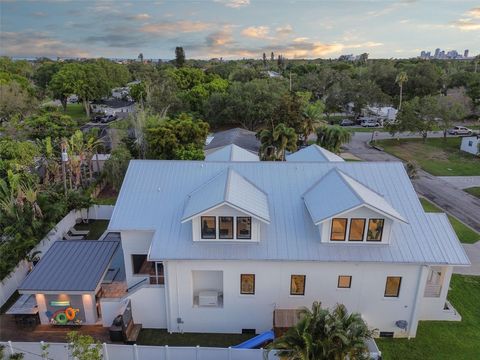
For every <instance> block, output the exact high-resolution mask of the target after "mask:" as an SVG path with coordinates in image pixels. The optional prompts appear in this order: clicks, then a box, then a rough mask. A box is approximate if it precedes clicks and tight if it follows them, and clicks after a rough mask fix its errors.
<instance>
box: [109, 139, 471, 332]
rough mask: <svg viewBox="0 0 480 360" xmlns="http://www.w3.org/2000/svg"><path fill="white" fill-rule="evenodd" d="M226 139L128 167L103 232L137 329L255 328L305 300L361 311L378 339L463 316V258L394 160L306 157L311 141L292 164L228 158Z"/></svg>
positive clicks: (444, 222)
mask: <svg viewBox="0 0 480 360" xmlns="http://www.w3.org/2000/svg"><path fill="white" fill-rule="evenodd" d="M230 145H231V144H230ZM225 146H228V145H224V144H223V146H220V147H223V148H224V150H222V149H220V150H217V151H219V152H220V153H217V155H218V157H217V155H215V152H212V153H211V154H212V155H211V156H210V155H207V159H206V161H161V160H158V161H157V160H155V161H152V160H133V161H131V162H130V165H129V167H128V170H127V174H126V176H125V180H124V182H123V185H122V188H121V191H120V194H119V197H118V200H117V203H116V205H115V210H114V212H113V215H112V218H111V221H110V224H109V230H110V231H112V232H118V233H119V234H120V238H121V240H120V241H121V247H122V251H123V261H124V269H125V281H126V284H127V285H126V286H127V287H128V288H130V289H131V290H130V291H129V292H128V294H126V295H125V296H126V297H128V298H129V299H132V313H133V316H134V318H135V322H136V323H142V324H143V326H144V327H152V328H163V329H167V330H168V331H169V332H212V333H216V332H217V333H220V332H222V333H242V332H246V331H255V332H257V333H259V332H262V331H266V330H269V329H271V328H272V327H275V324H273V323H272V319H275V318H278V316H276V315H278V314H280V313H281V314H288V313H291V315H292V316H293V314H294V312H295V310H296V309H298V308H299V307H302V306H307V307H309V306H311V304H312V302H313V301H320V302H321V303H322V305H323V306H326V307H332V306H334V305H335V304H337V303H342V304H344V305H345V306H346V307H347V309H348V310H349V311H351V312H359V313H361V314H362V317H363V318H364V319H365V320H366V322H367V323H368V325H369V326H370V327H371V328H375V329H378V331H377V333H376V334H377V336H394V337H414V336H415V334H416V330H417V325H418V322H419V321H420V320H450V321H458V320H460V319H461V315H460V314H458V312H457V311H456V310H455V309H454V308H453V307H452V305H451V304H450V303H449V302H448V300H447V294H448V289H449V283H450V278H451V275H452V269H453V267H454V266H468V265H469V264H470V263H469V260H468V258H467V256H466V254H465V252H464V250H463V247H462V246H461V244H460V243H459V241H458V238H457V236H456V234H455V232H454V231H453V229H452V226H451V225H450V223H449V221H448V218H447V217H446V215H445V214H433V213H425V211H424V210H423V208H422V206H421V204H420V201H419V199H418V197H417V195H416V193H415V191H414V189H413V186H412V183H411V181H410V179H409V177H408V175H407V174H406V172H405V169H404V167H403V165H402V164H401V163H396V162H374V163H368V162H344V161H318V159H319V157H321V155H322V153H321V152H319V151H318V149H317V148H316V147H311V148H310V149H309V150H305V151H304V152H303V155H302V156H305V158H303V159H296V161H286V162H267V161H239V158H240V159H242V156H240V157H239V158H237V157H236V155H232V153H234V152H236V151H237V149H236V148H235V147H233V146H231V147H230V148H228V147H225ZM312 154H313V155H312ZM293 155H294V154H292V156H293ZM208 157H210V158H208ZM287 160H288V159H287ZM124 298H125V297H124ZM107 300H108V299H104V302H103V304H104V306H106V305H107V303H106V301H107ZM120 304H121V301H120V300H118V306H119V307H120ZM108 309H109V311H108V313H109V314H111V315H112V316H113V315H114V314H115V311H113V310H112V309H115V300H112V302H110V303H108ZM102 321H104V325H106V326H107V325H110V324H109V321H108V318H107V316H106V315H105V316H104V319H102Z"/></svg>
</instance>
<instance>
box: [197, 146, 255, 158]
mask: <svg viewBox="0 0 480 360" xmlns="http://www.w3.org/2000/svg"><path fill="white" fill-rule="evenodd" d="M205 161H260V159H259V157H258V155H257V154H254V153H252V152H251V151H248V150H245V149H243V148H241V147H240V146H237V145H235V144H230V145H226V146H224V147H221V148H219V149H215V150H213V151H212V152H211V153H209V154H207V155H206V156H205Z"/></svg>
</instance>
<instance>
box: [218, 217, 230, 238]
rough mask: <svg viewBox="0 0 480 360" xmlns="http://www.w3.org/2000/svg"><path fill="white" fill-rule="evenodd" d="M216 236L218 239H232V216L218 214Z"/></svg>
mask: <svg viewBox="0 0 480 360" xmlns="http://www.w3.org/2000/svg"><path fill="white" fill-rule="evenodd" d="M218 223H219V224H218V229H219V233H218V237H219V238H220V239H233V217H232V216H220V217H219V218H218Z"/></svg>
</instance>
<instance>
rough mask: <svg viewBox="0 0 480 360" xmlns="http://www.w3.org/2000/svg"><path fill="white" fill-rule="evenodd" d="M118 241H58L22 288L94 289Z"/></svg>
mask: <svg viewBox="0 0 480 360" xmlns="http://www.w3.org/2000/svg"><path fill="white" fill-rule="evenodd" d="M119 244H120V243H119V241H94V240H58V241H56V242H55V243H53V245H52V246H51V247H50V249H49V250H48V251H47V253H46V254H45V255H44V256H43V257H42V259H41V260H40V262H39V263H38V264H37V265H36V266H35V267H34V269H33V271H32V272H31V273H30V274H28V276H27V277H26V278H25V280H24V281H23V283H22V284H21V285H20V287H19V290H20V291H22V290H24V291H39V292H40V291H65V292H68V291H94V290H95V288H96V287H97V285H98V283H99V282H100V281H101V277H102V275H103V274H104V273H105V270H106V269H107V266H108V264H109V263H110V260H111V259H112V256H113V254H114V253H115V251H116V249H117V248H118V246H119Z"/></svg>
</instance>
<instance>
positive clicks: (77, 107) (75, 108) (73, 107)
mask: <svg viewBox="0 0 480 360" xmlns="http://www.w3.org/2000/svg"><path fill="white" fill-rule="evenodd" d="M65 114H66V115H69V116H70V117H71V118H72V119H73V120H77V121H78V122H79V123H80V124H81V125H82V124H84V123H87V122H88V118H87V115H86V114H85V109H84V108H83V105H82V104H67V111H66V112H65Z"/></svg>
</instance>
